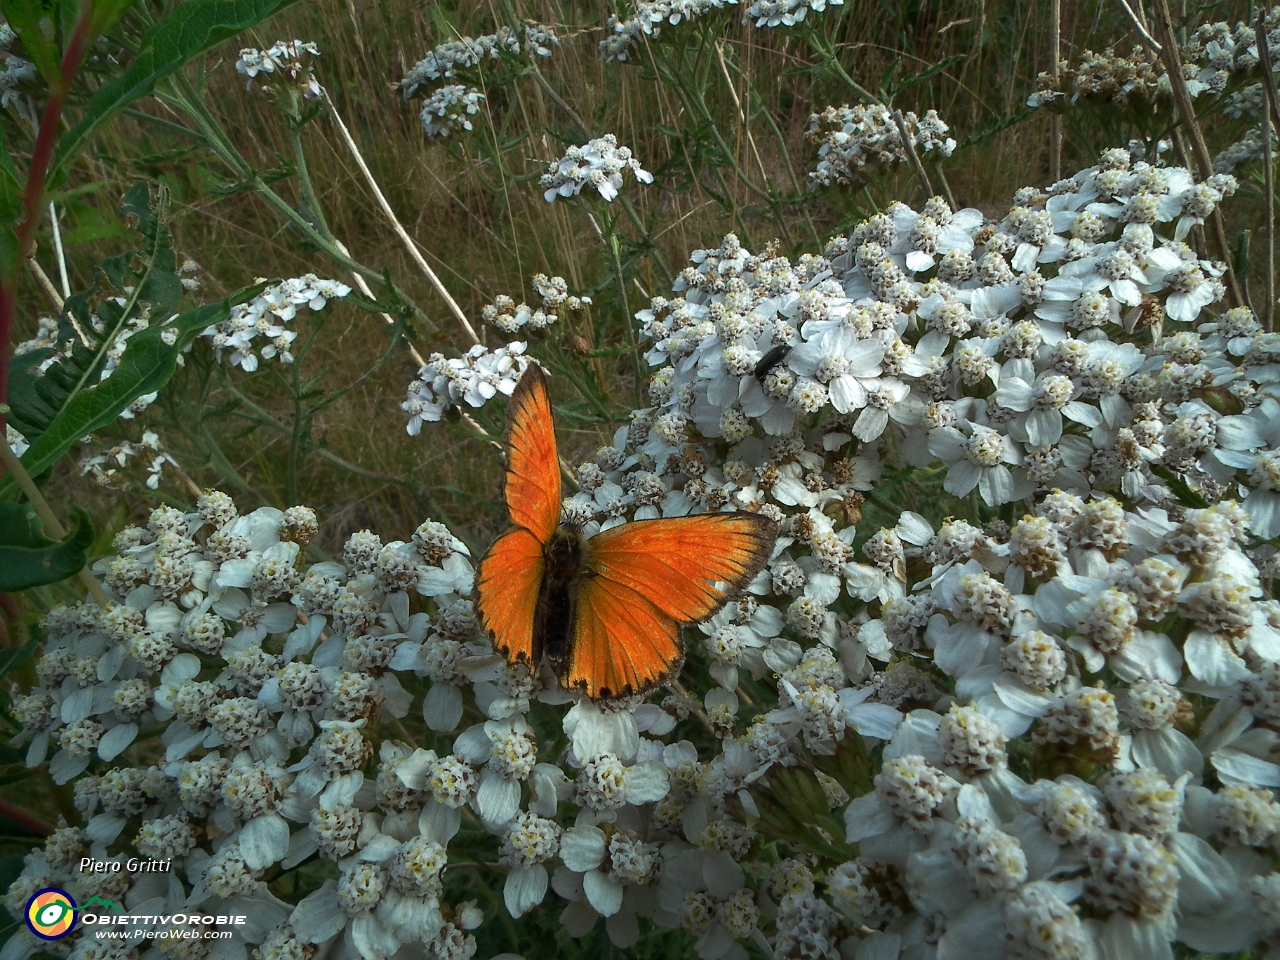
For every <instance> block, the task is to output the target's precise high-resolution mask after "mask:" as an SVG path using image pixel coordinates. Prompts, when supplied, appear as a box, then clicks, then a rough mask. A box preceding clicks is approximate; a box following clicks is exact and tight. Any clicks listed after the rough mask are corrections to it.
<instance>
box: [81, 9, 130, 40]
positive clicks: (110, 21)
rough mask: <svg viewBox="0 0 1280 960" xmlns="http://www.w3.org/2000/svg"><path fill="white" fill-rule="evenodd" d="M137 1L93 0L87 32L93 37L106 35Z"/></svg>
mask: <svg viewBox="0 0 1280 960" xmlns="http://www.w3.org/2000/svg"><path fill="white" fill-rule="evenodd" d="M135 2H137V0H95V2H94V4H93V19H92V20H90V21H89V32H90V33H91V34H93V35H94V36H95V37H96V36H99V35H101V34H103V33H106V32H107V31H108V30H110V29H111V28H112V27H114V26H115V25H116V21H117V20H119V19H120V17H121V16H122V15H123V14H124V12H125V11H126V10H128V9H129V8H130V7H132V6H133V5H134V3H135Z"/></svg>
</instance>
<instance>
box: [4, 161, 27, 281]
mask: <svg viewBox="0 0 1280 960" xmlns="http://www.w3.org/2000/svg"><path fill="white" fill-rule="evenodd" d="M0 153H3V155H4V159H5V160H7V161H8V164H7V169H6V170H5V171H4V172H5V174H6V175H5V176H0V277H9V278H12V277H15V276H17V273H18V234H17V233H16V232H15V231H14V226H15V225H16V224H17V222H18V218H19V217H20V216H22V201H21V200H20V199H19V195H20V188H19V186H18V178H17V174H16V172H14V173H13V175H12V176H10V175H8V174H9V172H10V171H13V159H12V158H11V157H10V156H9V150H8V148H7V147H2V148H0ZM0 166H4V165H3V164H0Z"/></svg>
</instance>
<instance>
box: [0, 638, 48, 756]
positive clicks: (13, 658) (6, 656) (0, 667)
mask: <svg viewBox="0 0 1280 960" xmlns="http://www.w3.org/2000/svg"><path fill="white" fill-rule="evenodd" d="M38 646H40V638H39V637H32V638H31V639H30V640H28V641H27V642H26V643H24V644H23V645H22V646H20V647H18V648H17V649H16V650H5V651H4V652H3V653H0V679H2V678H4V677H7V676H8V675H9V674H10V673H12V672H13V671H14V670H17V669H18V668H19V667H21V666H22V665H23V664H24V663H26V662H27V661H28V660H30V659H31V655H32V654H33V653H35V652H36V647H38ZM6 755H7V754H4V753H0V760H3V757H4V756H6Z"/></svg>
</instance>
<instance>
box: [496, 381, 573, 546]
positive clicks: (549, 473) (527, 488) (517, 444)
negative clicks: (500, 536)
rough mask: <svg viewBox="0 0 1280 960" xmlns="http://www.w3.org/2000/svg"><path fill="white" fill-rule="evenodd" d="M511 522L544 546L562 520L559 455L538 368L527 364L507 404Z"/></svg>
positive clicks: (508, 502) (508, 499)
mask: <svg viewBox="0 0 1280 960" xmlns="http://www.w3.org/2000/svg"><path fill="white" fill-rule="evenodd" d="M504 493H505V495H506V500H507V510H508V511H510V513H511V522H512V523H513V524H515V525H516V526H517V527H524V528H525V529H526V530H528V531H529V532H530V533H532V534H533V535H534V536H535V537H537V539H538V542H539V543H542V544H546V543H547V542H548V541H549V540H550V539H551V534H552V533H553V532H554V531H555V529H556V526H557V525H558V524H559V523H560V458H559V455H558V454H557V452H556V432H555V423H554V421H553V420H552V419H551V400H550V399H549V398H548V397H547V381H546V378H545V377H544V376H543V374H542V368H541V367H539V366H538V365H537V364H536V363H533V364H530V365H529V369H528V370H526V371H525V372H524V375H523V376H522V377H521V378H520V382H519V383H518V384H517V385H516V389H515V392H514V393H512V395H511V406H510V407H508V408H507V481H506V487H505V491H504Z"/></svg>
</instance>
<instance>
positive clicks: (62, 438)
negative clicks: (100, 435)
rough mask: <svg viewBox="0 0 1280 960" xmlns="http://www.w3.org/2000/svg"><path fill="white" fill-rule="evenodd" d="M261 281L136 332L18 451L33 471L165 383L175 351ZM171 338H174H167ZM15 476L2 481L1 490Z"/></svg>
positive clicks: (221, 317) (256, 289)
mask: <svg viewBox="0 0 1280 960" xmlns="http://www.w3.org/2000/svg"><path fill="white" fill-rule="evenodd" d="M261 290H262V287H261V286H257V287H251V288H248V289H247V290H242V291H238V292H237V293H235V294H233V295H232V296H231V297H228V298H227V299H226V300H223V301H221V302H219V303H209V304H205V305H204V306H202V307H197V308H196V309H194V310H188V311H187V312H186V313H183V314H180V315H178V316H177V317H174V318H173V320H171V321H170V322H169V323H167V324H165V325H163V326H156V327H148V328H147V329H146V330H142V331H140V332H138V333H135V334H134V335H133V336H132V337H130V338H129V341H128V343H127V344H126V345H125V350H124V354H123V355H122V356H121V357H120V362H119V364H118V365H117V366H116V369H115V370H114V371H113V372H112V374H111V376H110V377H108V378H107V379H106V380H103V381H102V382H101V383H99V384H98V385H97V386H95V387H93V388H92V389H87V390H82V391H80V392H79V393H78V394H76V395H75V396H74V397H73V398H72V399H71V400H70V402H68V404H67V405H66V406H65V407H64V408H63V409H62V410H61V411H60V412H59V414H58V416H57V417H56V418H55V419H54V421H53V422H52V423H51V424H50V425H49V427H48V428H47V429H46V430H45V431H44V433H43V434H41V435H40V437H39V438H38V439H36V440H35V441H34V442H33V443H32V444H31V449H29V450H28V451H27V452H26V453H25V454H23V456H22V463H23V466H25V467H26V468H27V472H28V473H30V474H31V475H32V476H33V477H34V476H38V475H40V474H41V473H43V472H44V471H45V470H48V469H49V468H50V467H52V466H53V464H54V463H56V462H57V461H58V459H59V458H60V457H61V456H62V455H63V454H64V453H66V452H67V451H68V450H70V449H71V447H72V446H73V445H74V444H75V443H76V442H77V441H79V440H80V438H81V437H84V436H87V435H89V434H91V433H93V432H94V431H95V430H101V429H102V428H103V427H105V426H106V425H107V424H109V423H111V422H113V421H114V420H115V419H116V418H117V417H118V416H120V414H121V413H122V412H124V410H125V408H126V407H128V406H129V404H131V403H133V401H135V400H137V399H138V398H139V397H142V396H146V395H147V394H149V393H155V392H156V391H158V390H159V389H160V388H161V387H163V386H164V385H165V384H166V383H167V382H168V381H169V378H170V377H171V376H173V371H174V369H175V368H176V367H177V363H178V354H179V353H181V352H182V348H183V347H185V346H186V345H187V344H188V343H190V342H191V340H192V339H194V338H195V336H196V335H197V334H198V333H199V332H200V331H201V330H203V329H204V328H205V327H208V326H210V325H212V324H216V323H220V322H221V321H222V320H224V319H226V317H227V314H228V313H230V311H231V308H232V306H234V305H235V304H237V303H242V302H243V301H244V300H245V299H248V298H249V297H252V296H255V295H256V294H257V293H258V292H259V291H261ZM169 339H171V340H172V342H171V343H170V342H167V340H169ZM12 485H13V481H12V480H9V479H6V480H5V481H4V482H3V483H0V495H3V494H4V493H5V492H6V491H7V490H9V489H11V488H12Z"/></svg>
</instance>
